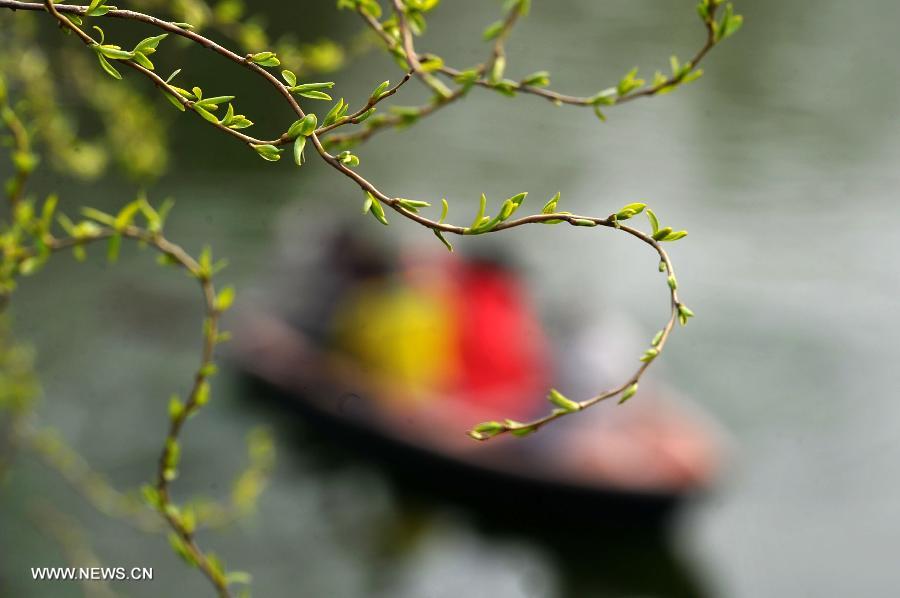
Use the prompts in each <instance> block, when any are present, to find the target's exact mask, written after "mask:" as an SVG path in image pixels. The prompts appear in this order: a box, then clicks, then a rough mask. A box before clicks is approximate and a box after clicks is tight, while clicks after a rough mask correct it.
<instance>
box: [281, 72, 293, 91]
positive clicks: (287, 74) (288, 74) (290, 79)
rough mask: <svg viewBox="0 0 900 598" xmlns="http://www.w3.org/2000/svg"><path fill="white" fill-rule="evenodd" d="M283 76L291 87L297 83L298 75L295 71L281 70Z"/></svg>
mask: <svg viewBox="0 0 900 598" xmlns="http://www.w3.org/2000/svg"><path fill="white" fill-rule="evenodd" d="M281 78H282V79H284V81H285V83H287V84H288V86H289V87H293V86H294V85H296V84H297V75H295V74H294V73H293V71H288V70H284V71H281Z"/></svg>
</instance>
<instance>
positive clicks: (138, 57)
mask: <svg viewBox="0 0 900 598" xmlns="http://www.w3.org/2000/svg"><path fill="white" fill-rule="evenodd" d="M134 61H135V62H136V63H138V64H139V65H141V66H142V67H144V68H145V69H147V70H148V71H152V70H153V63H152V62H150V59H149V58H147V56H146V55H144V53H143V52H135V53H134Z"/></svg>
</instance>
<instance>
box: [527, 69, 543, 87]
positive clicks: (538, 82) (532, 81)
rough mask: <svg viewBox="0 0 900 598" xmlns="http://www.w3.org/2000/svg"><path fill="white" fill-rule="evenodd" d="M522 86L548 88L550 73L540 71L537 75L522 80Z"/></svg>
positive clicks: (532, 74)
mask: <svg viewBox="0 0 900 598" xmlns="http://www.w3.org/2000/svg"><path fill="white" fill-rule="evenodd" d="M522 85H528V86H531V87H547V86H548V85H550V73H548V72H547V71H538V72H536V73H531V74H530V75H528V76H527V77H525V78H524V79H522Z"/></svg>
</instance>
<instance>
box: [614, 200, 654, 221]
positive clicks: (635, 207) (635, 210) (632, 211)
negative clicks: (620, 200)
mask: <svg viewBox="0 0 900 598" xmlns="http://www.w3.org/2000/svg"><path fill="white" fill-rule="evenodd" d="M646 207H647V204H645V203H630V204H628V205H627V206H625V207H623V208H622V209H621V210H619V211H618V212H616V220H628V219H629V218H632V217H633V216H637V215H638V214H640V213H641V212H643V211H644V208H646Z"/></svg>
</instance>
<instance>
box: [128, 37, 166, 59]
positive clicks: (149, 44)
mask: <svg viewBox="0 0 900 598" xmlns="http://www.w3.org/2000/svg"><path fill="white" fill-rule="evenodd" d="M168 36H169V34H168V33H163V34H161V35H155V36H153V37H147V38H144V39H142V40H141V41H139V42H138V43H137V45H136V46H135V47H134V52H135V53H137V52H142V53H144V54H153V53H154V52H156V48H157V46H159V42H161V41H162V40H164V39H166V38H167V37H168Z"/></svg>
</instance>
